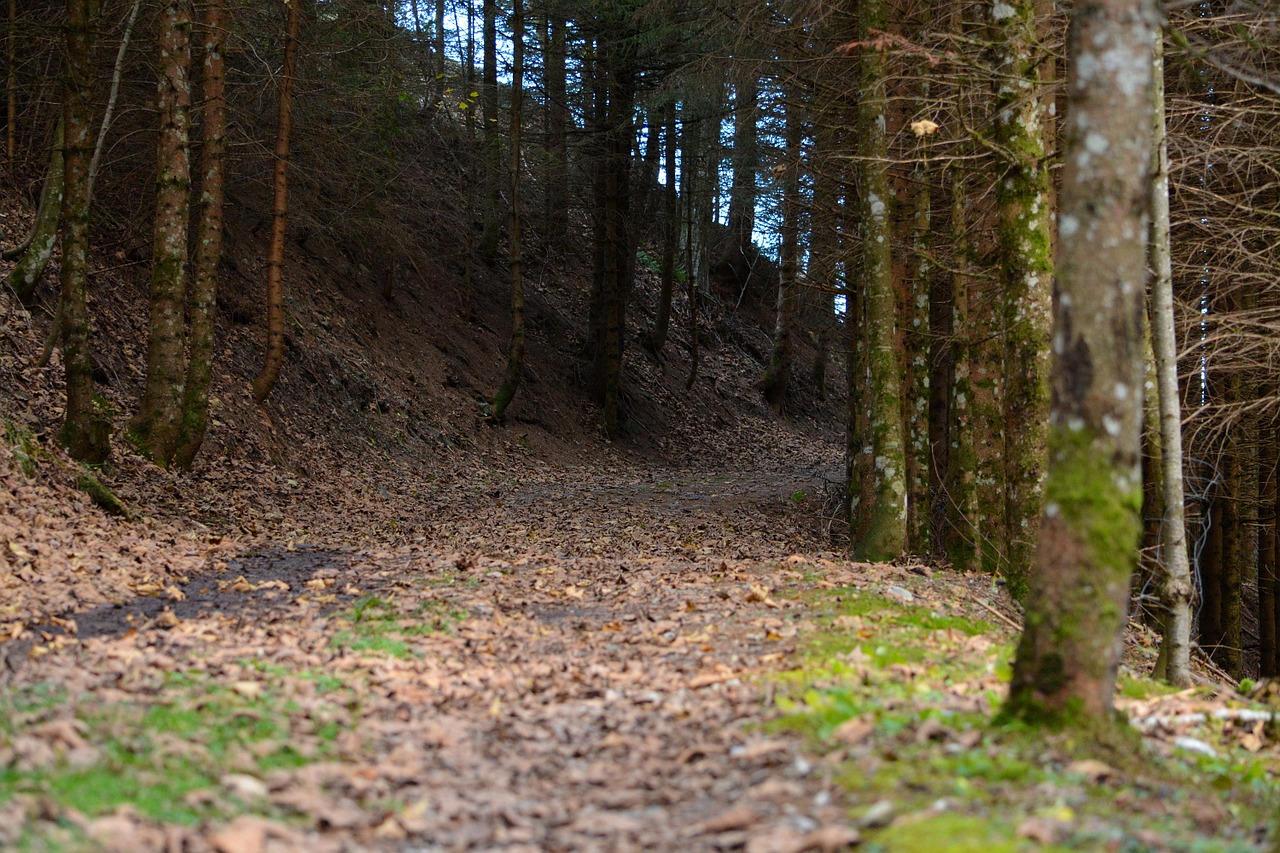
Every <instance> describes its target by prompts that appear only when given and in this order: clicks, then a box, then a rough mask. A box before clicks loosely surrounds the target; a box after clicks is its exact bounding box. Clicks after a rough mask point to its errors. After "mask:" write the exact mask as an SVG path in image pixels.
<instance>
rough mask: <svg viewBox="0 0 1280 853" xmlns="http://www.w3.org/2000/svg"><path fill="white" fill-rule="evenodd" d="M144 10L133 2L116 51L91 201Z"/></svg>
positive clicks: (93, 163) (95, 156)
mask: <svg viewBox="0 0 1280 853" xmlns="http://www.w3.org/2000/svg"><path fill="white" fill-rule="evenodd" d="M141 9H142V0H133V7H132V8H131V9H130V10H129V17H128V18H127V19H126V20H125V24H124V33H123V34H122V35H121V36H120V47H119V48H118V49H117V50H116V65H115V69H114V70H113V71H112V73H111V93H110V94H109V95H107V109H106V110H105V111H104V112H103V114H102V126H101V127H100V128H99V129H98V143H97V144H96V145H95V146H94V147H93V159H92V160H91V161H90V162H89V199H90V203H92V200H93V185H94V183H95V182H96V181H97V180H98V164H99V163H101V162H102V151H103V149H104V148H106V146H107V134H108V133H109V132H110V130H111V122H112V120H113V119H114V118H115V114H116V102H117V101H118V100H119V98H120V82H121V79H122V78H123V77H124V58H125V55H126V54H127V53H128V52H129V41H130V39H132V38H133V26H134V24H136V23H137V21H138V12H139V10H141Z"/></svg>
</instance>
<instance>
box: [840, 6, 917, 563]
mask: <svg viewBox="0 0 1280 853" xmlns="http://www.w3.org/2000/svg"><path fill="white" fill-rule="evenodd" d="M858 6H859V10H860V16H859V29H858V35H859V41H860V43H861V46H860V47H859V48H857V66H858V88H859V91H860V93H861V98H860V99H859V101H858V107H857V117H856V125H855V127H854V128H853V136H854V142H853V147H854V156H855V160H856V164H857V169H858V181H857V187H858V192H859V207H860V210H859V216H860V219H861V222H862V249H861V252H860V256H859V261H860V263H859V270H858V271H859V273H860V275H861V278H862V281H863V287H864V289H865V299H866V326H865V335H866V350H865V358H866V360H867V373H868V379H869V383H870V385H869V388H868V391H869V394H870V399H869V400H867V401H866V404H867V411H868V415H869V424H868V427H869V432H870V434H869V435H867V436H865V439H864V440H865V450H864V452H865V453H866V454H867V455H868V457H869V458H868V459H867V463H866V464H867V465H868V467H869V468H870V471H871V477H872V484H871V490H870V493H869V494H867V495H866V496H865V499H860V500H859V501H858V505H857V506H856V516H858V518H857V519H856V520H855V529H856V530H857V531H858V532H859V533H860V535H858V534H857V533H855V535H854V536H853V540H852V541H853V542H854V554H855V556H856V557H857V558H858V559H861V560H869V561H879V560H891V559H894V558H895V557H898V556H900V555H901V554H902V552H903V549H904V548H905V547H906V535H907V484H906V455H905V453H904V450H903V431H902V391H901V376H902V368H901V363H900V358H899V354H898V347H897V340H896V339H897V333H896V330H895V328H894V325H895V323H894V321H895V319H896V310H895V309H896V304H895V303H896V299H895V294H894V287H893V270H892V266H891V263H890V240H891V238H892V233H891V231H892V226H891V224H890V217H889V182H888V166H887V163H888V144H887V140H886V137H885V110H886V103H887V97H886V82H885V74H886V61H885V57H884V54H883V51H882V49H881V48H879V47H878V46H876V45H875V44H873V43H872V38H873V34H874V33H875V32H878V31H882V30H883V29H884V23H885V10H884V3H883V2H881V0H870V2H866V0H864V2H862V3H860V4H858Z"/></svg>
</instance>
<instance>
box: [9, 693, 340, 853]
mask: <svg viewBox="0 0 1280 853" xmlns="http://www.w3.org/2000/svg"><path fill="white" fill-rule="evenodd" d="M267 674H273V673H267ZM291 675H293V676H294V677H297V675H298V673H291ZM304 675H305V674H304ZM329 678H330V677H327V676H326V677H325V679H323V683H324V685H325V687H326V688H327V689H328V690H329V695H330V696H332V701H322V702H314V701H312V702H309V703H308V704H307V710H305V711H304V710H303V709H302V708H301V707H300V706H299V704H298V703H297V702H296V701H294V700H293V699H291V698H289V697H287V696H285V695H283V694H282V693H280V692H278V691H277V690H276V689H273V687H272V686H271V684H272V683H277V682H275V680H274V679H272V680H271V681H270V682H268V681H243V682H236V683H235V684H234V685H233V686H231V687H227V686H224V685H222V684H219V683H218V682H216V681H215V680H213V678H212V677H210V676H207V675H205V674H203V673H201V672H198V671H190V672H175V673H168V674H166V675H164V676H163V677H162V678H160V679H159V680H158V685H157V689H156V690H155V691H154V695H155V696H156V697H159V698H158V699H157V700H156V701H154V702H115V703H109V704H106V705H103V704H101V703H99V702H98V701H96V700H95V699H94V698H93V696H92V695H91V694H86V695H84V696H83V697H67V696H65V695H64V696H62V699H61V701H56V702H55V701H52V700H53V699H54V695H55V691H51V690H49V689H48V688H46V687H44V686H41V685H35V686H33V687H28V688H22V689H20V690H19V691H16V692H14V693H11V694H10V695H8V696H3V697H0V719H3V720H4V721H5V723H4V736H3V737H0V748H3V747H13V746H14V745H15V744H16V739H17V738H18V737H20V736H21V733H22V732H23V731H24V730H25V729H28V728H30V727H31V726H34V725H38V724H39V723H41V722H44V721H46V720H49V719H54V718H57V716H58V711H59V710H60V709H61V708H62V707H65V706H66V705H71V706H72V707H74V708H75V721H76V725H77V726H78V727H79V729H80V731H81V733H82V736H83V738H84V740H85V741H86V742H87V743H88V744H89V745H91V746H92V747H93V749H94V750H95V751H94V752H93V753H92V754H90V755H89V756H88V757H87V758H86V757H85V756H84V755H83V754H81V755H79V756H77V755H76V754H75V753H74V752H71V753H65V754H58V755H57V757H56V759H55V760H54V761H52V762H45V763H43V764H41V766H39V767H38V769H23V770H19V769H16V767H15V766H11V767H9V768H8V769H4V770H0V801H4V800H6V799H9V798H10V797H13V796H15V795H18V794H31V795H36V796H40V797H47V798H49V799H50V800H52V801H53V802H54V803H56V804H58V805H59V806H61V807H67V808H74V809H76V810H78V811H80V812H82V813H84V814H86V815H88V816H90V817H93V816H96V815H101V814H107V813H110V812H112V811H114V810H115V809H116V808H117V807H119V806H122V805H126V804H128V805H131V806H133V807H134V808H136V809H137V810H138V812H139V813H140V814H142V815H144V816H146V817H148V818H152V819H155V820H162V821H166V822H172V823H179V824H185V825H195V824H199V823H200V822H202V821H205V820H209V819H216V818H222V817H227V816H230V815H233V814H237V813H241V812H243V811H245V810H246V809H248V810H251V811H252V810H257V811H261V812H263V813H267V814H271V813H273V807H271V806H270V805H269V804H267V803H242V802H238V801H236V800H235V799H234V797H232V796H231V795H230V794H221V793H219V787H220V780H221V779H222V777H223V776H225V775H226V774H227V773H233V772H240V773H252V774H254V775H262V774H265V773H268V772H270V771H271V770H275V769H287V768H295V767H300V766H302V765H304V764H307V763H309V762H311V761H318V760H324V759H326V758H329V757H331V756H332V754H333V752H334V750H333V743H334V741H335V740H336V738H337V736H338V734H339V732H340V731H341V730H342V728H343V725H344V724H345V725H349V722H350V717H351V714H350V712H349V711H348V710H347V707H346V706H348V705H353V704H357V703H356V700H355V699H354V693H352V692H351V691H349V690H346V688H345V687H342V686H340V685H339V684H338V683H331V682H330V681H328V680H327V679H329ZM321 682H322V679H319V678H317V688H319V686H320V684H321ZM278 683H283V682H278ZM339 690H341V691H344V692H345V693H347V694H350V695H335V694H336V692H337V691H339ZM64 718H65V717H64ZM199 791H209V792H210V794H209V795H201V796H197V797H192V796H191V795H192V794H194V793H195V792H199ZM35 843H36V842H35V841H33V849H43V848H40V847H38V846H34V845H35Z"/></svg>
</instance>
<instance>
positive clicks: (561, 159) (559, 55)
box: [544, 8, 569, 251]
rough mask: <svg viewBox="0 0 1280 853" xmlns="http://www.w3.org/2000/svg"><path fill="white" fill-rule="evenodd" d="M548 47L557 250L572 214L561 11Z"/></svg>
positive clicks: (550, 229) (550, 192) (554, 15)
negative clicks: (570, 213)
mask: <svg viewBox="0 0 1280 853" xmlns="http://www.w3.org/2000/svg"><path fill="white" fill-rule="evenodd" d="M548 27H549V29H550V39H549V41H548V44H547V56H546V70H545V73H546V79H547V207H546V212H545V218H546V225H545V227H544V231H545V233H546V235H547V242H548V244H549V246H550V248H551V249H552V250H553V251H562V250H563V249H564V248H565V246H566V245H567V239H566V234H567V233H568V232H567V229H566V225H567V224H568V219H569V216H568V213H569V147H568V144H567V132H568V126H569V107H568V103H567V98H568V79H567V72H566V69H565V55H566V53H567V48H566V41H567V36H566V32H565V31H566V25H565V19H564V13H563V12H561V11H560V10H559V9H558V8H557V9H553V10H552V11H551V12H550V21H549V24H548Z"/></svg>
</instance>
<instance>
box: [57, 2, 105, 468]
mask: <svg viewBox="0 0 1280 853" xmlns="http://www.w3.org/2000/svg"><path fill="white" fill-rule="evenodd" d="M66 9H67V30H66V33H67V65H66V71H65V79H66V83H65V92H64V95H63V103H62V125H63V131H64V134H65V148H64V152H63V158H64V167H63V168H64V193H63V201H62V282H61V283H62V291H61V296H60V301H59V305H60V313H61V326H62V362H63V368H64V373H65V376H66V394H67V405H66V409H65V413H64V417H63V424H62V430H61V433H60V435H59V438H60V440H61V441H62V444H63V445H64V446H65V447H66V448H67V452H68V453H70V454H71V456H72V457H73V458H75V459H78V460H80V461H81V462H87V463H90V464H98V463H102V462H105V461H106V459H107V457H108V456H109V455H110V451H111V444H110V442H111V420H110V417H109V415H108V413H107V411H106V410H105V408H104V407H103V406H101V405H100V404H99V403H98V402H97V401H96V400H95V399H94V394H93V364H92V361H91V358H90V350H89V308H88V300H87V293H88V278H89V161H90V159H91V158H92V156H93V30H94V26H95V21H96V19H97V15H98V3H97V0H67V5H66Z"/></svg>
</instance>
